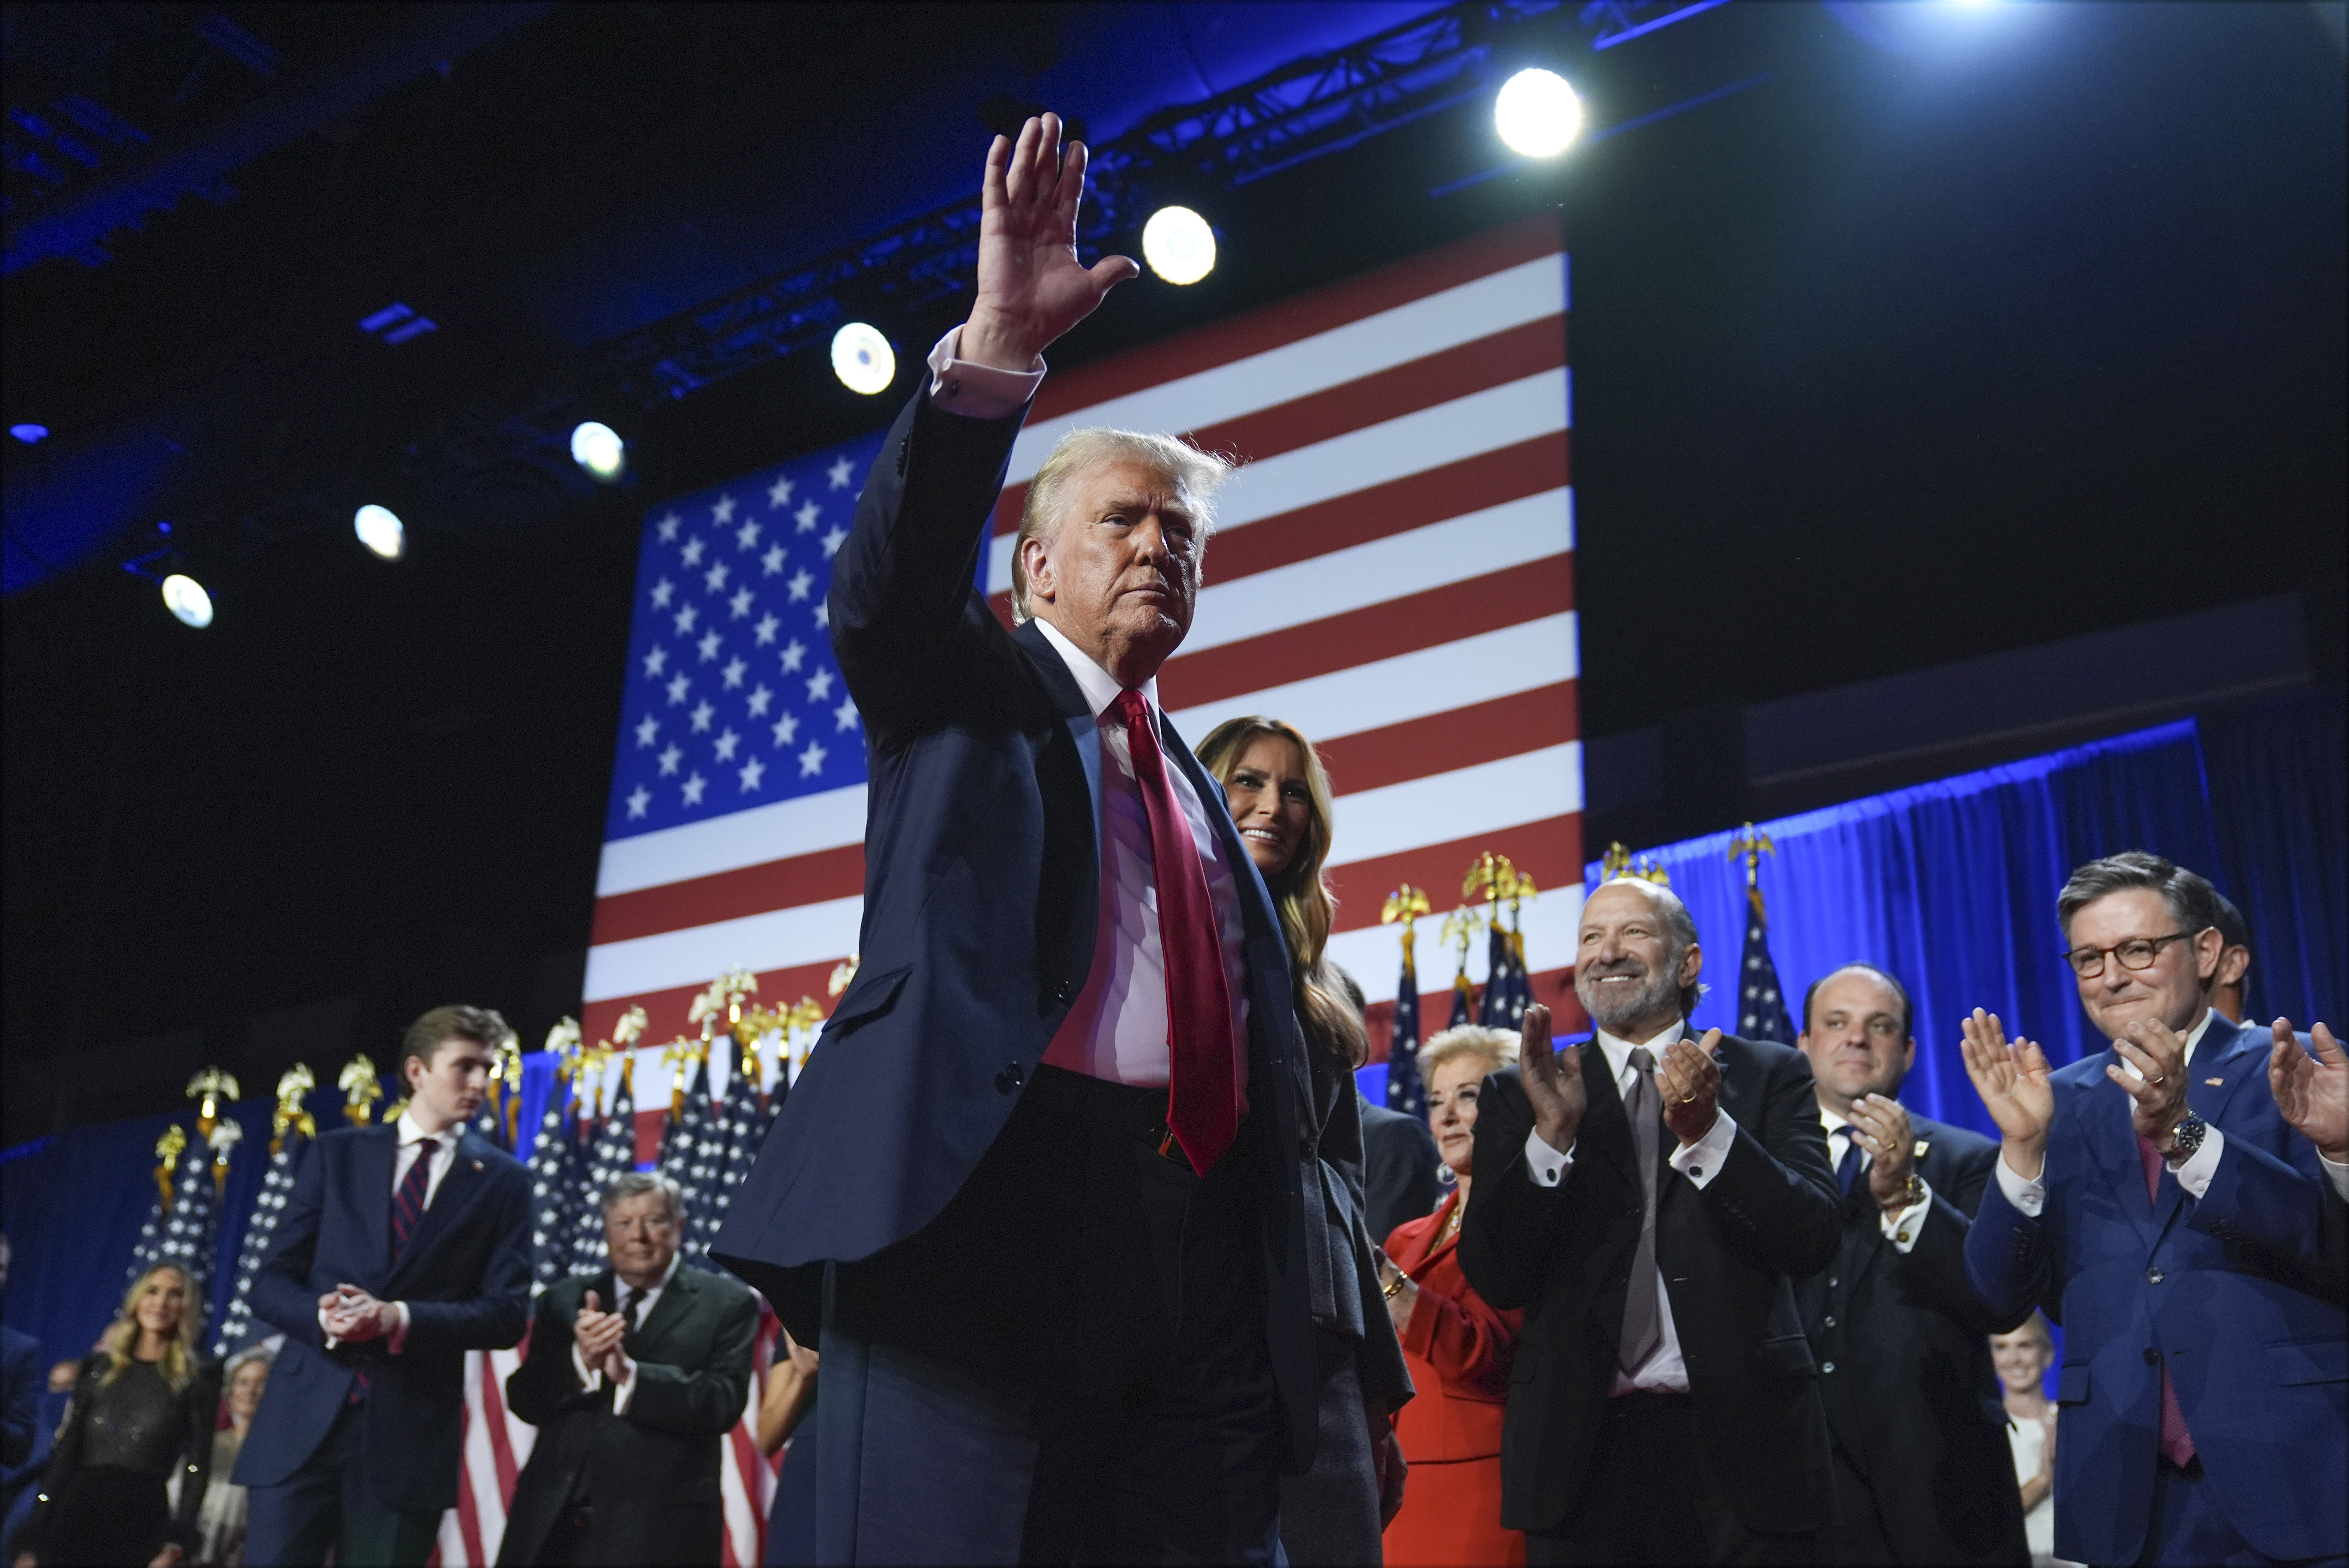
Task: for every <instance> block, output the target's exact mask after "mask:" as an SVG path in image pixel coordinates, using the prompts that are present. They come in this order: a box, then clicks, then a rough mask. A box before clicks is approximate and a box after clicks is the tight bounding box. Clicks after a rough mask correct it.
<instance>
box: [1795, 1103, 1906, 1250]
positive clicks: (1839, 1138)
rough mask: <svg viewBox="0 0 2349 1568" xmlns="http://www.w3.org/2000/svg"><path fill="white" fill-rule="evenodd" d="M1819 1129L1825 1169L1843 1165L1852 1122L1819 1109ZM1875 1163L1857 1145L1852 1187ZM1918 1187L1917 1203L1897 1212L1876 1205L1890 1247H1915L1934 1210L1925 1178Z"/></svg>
mask: <svg viewBox="0 0 2349 1568" xmlns="http://www.w3.org/2000/svg"><path fill="white" fill-rule="evenodd" d="M1819 1126H1821V1127H1825V1128H1826V1134H1827V1168H1828V1169H1829V1170H1837V1169H1840V1168H1842V1166H1843V1151H1844V1150H1845V1149H1846V1148H1847V1147H1850V1145H1851V1122H1850V1120H1849V1118H1847V1117H1845V1116H1837V1114H1836V1113H1835V1112H1833V1111H1831V1110H1829V1109H1827V1108H1826V1106H1820V1107H1819ZM1875 1163H1876V1156H1875V1155H1874V1154H1873V1153H1872V1152H1870V1151H1869V1149H1868V1146H1867V1145H1866V1144H1862V1145H1860V1146H1859V1174H1858V1175H1857V1177H1855V1178H1853V1179H1852V1185H1853V1186H1854V1187H1857V1186H1858V1185H1859V1184H1860V1183H1861V1182H1864V1181H1866V1180H1867V1179H1868V1167H1869V1166H1871V1165H1873V1164H1875ZM1917 1187H1918V1197H1917V1201H1916V1202H1914V1203H1911V1204H1909V1205H1907V1206H1906V1207H1904V1208H1900V1209H1897V1210H1896V1209H1886V1208H1884V1207H1882V1206H1881V1205H1878V1209H1877V1210H1876V1220H1877V1224H1878V1226H1879V1227H1880V1228H1881V1229H1882V1230H1883V1231H1884V1234H1885V1235H1886V1236H1887V1237H1888V1238H1889V1239H1890V1241H1891V1242H1892V1244H1893V1246H1894V1247H1896V1248H1898V1249H1899V1251H1903V1252H1906V1251H1909V1249H1910V1248H1911V1247H1914V1246H1915V1245H1916V1244H1917V1233H1918V1232H1919V1231H1921V1230H1923V1229H1924V1228H1925V1216H1926V1215H1928V1214H1930V1213H1931V1212H1932V1211H1933V1189H1931V1188H1930V1187H1928V1186H1926V1185H1925V1179H1924V1178H1923V1177H1922V1176H1920V1177H1918V1178H1917Z"/></svg>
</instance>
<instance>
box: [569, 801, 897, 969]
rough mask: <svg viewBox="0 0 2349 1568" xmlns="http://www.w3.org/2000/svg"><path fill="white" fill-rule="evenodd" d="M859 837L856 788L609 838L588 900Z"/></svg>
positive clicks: (860, 811) (859, 806)
mask: <svg viewBox="0 0 2349 1568" xmlns="http://www.w3.org/2000/svg"><path fill="white" fill-rule="evenodd" d="M863 839H864V785H863V784H850V785H848V786H846V787H845V788H842V789H828V790H825V791H823V793H822V794H806V795H802V796H800V797H799V798H798V799H796V800H780V801H777V802H776V803H775V804H774V805H757V806H752V807H751V808H750V810H748V811H737V812H733V813H730V814H729V815H725V816H713V817H711V818H709V820H708V821H706V822H688V823H686V824H685V825H683V826H678V827H664V828H661V829H659V830H657V831H656V832H653V833H640V834H638V835H636V836H635V837H634V838H615V839H613V840H611V841H610V842H608V843H606V844H605V846H604V860H603V864H602V866H601V867H598V869H597V870H596V873H595V896H596V897H597V898H610V897H611V896H612V895H613V894H615V893H633V892H635V891H636V890H637V889H638V888H658V887H662V886H664V885H666V884H667V883H670V882H682V881H684V880H686V879H687V878H688V877H708V876H710V875H712V874H713V873H716V872H719V871H732V870H735V869H738V868H739V867H744V866H759V865H763V864H765V863H766V862H767V861H770V860H781V859H782V858H784V857H787V856H792V855H806V854H809V853H811V852H812V850H815V849H823V848H830V847H833V846H838V845H843V844H855V843H859V842H861V841H862V840H863ZM588 1000H589V1001H591V1002H592V1001H594V1000H595V998H593V997H590V998H588Z"/></svg>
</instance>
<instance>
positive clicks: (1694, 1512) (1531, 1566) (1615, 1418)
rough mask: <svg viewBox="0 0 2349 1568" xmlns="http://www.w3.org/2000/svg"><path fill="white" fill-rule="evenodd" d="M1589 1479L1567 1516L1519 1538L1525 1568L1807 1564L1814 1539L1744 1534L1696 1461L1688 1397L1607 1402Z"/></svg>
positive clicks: (1812, 1558) (1813, 1556)
mask: <svg viewBox="0 0 2349 1568" xmlns="http://www.w3.org/2000/svg"><path fill="white" fill-rule="evenodd" d="M1602 1419H1603V1421H1604V1423H1605V1424H1604V1426H1603V1427H1602V1428H1601V1429H1600V1431H1599V1440H1598V1442H1597V1443H1596V1444H1595V1445H1594V1446H1593V1448H1592V1451H1591V1456H1590V1474H1589V1477H1588V1480H1585V1481H1584V1483H1583V1486H1582V1490H1581V1492H1580V1494H1579V1495H1578V1497H1577V1498H1576V1500H1575V1501H1574V1505H1573V1506H1572V1507H1570V1508H1568V1510H1567V1511H1566V1517H1565V1518H1564V1519H1563V1520H1561V1521H1558V1523H1557V1526H1555V1527H1554V1528H1552V1529H1549V1530H1529V1531H1527V1532H1526V1563H1527V1564H1528V1568H1547V1565H1550V1564H1565V1563H1575V1564H1581V1563H1643V1564H1656V1565H1659V1568H1664V1565H1671V1568H1677V1565H1678V1564H1682V1563H1816V1562H1817V1561H1818V1555H1819V1553H1818V1543H1819V1538H1818V1537H1817V1536H1816V1535H1815V1534H1812V1533H1809V1532H1805V1533H1802V1534H1795V1535H1765V1534H1764V1533H1762V1532H1759V1531H1753V1530H1748V1529H1746V1528H1745V1526H1744V1525H1743V1524H1741V1523H1739V1522H1738V1519H1737V1515H1736V1513H1735V1512H1734V1511H1733V1510H1732V1509H1731V1508H1730V1506H1729V1504H1728V1502H1727V1501H1724V1500H1723V1498H1722V1496H1721V1495H1720V1492H1719V1490H1717V1489H1716V1488H1714V1487H1713V1486H1712V1485H1710V1484H1709V1483H1708V1482H1707V1480H1705V1477H1704V1473H1703V1461H1702V1459H1700V1458H1699V1457H1698V1449H1697V1443H1696V1422H1695V1417H1694V1414H1693V1412H1692V1408H1691V1406H1690V1401H1689V1397H1688V1396H1687V1395H1685V1394H1625V1395H1621V1396H1619V1397H1616V1398H1612V1399H1609V1400H1608V1401H1607V1407H1606V1411H1605V1414H1604V1416H1603V1417H1602Z"/></svg>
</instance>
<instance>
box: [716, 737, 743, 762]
mask: <svg viewBox="0 0 2349 1568" xmlns="http://www.w3.org/2000/svg"><path fill="white" fill-rule="evenodd" d="M741 743H742V737H741V736H740V735H738V734H736V733H735V732H733V731H731V730H729V731H727V732H725V733H724V734H722V735H720V736H719V737H718V760H719V762H721V763H730V762H732V761H733V760H734V748H735V747H737V746H739V745H740V744H741Z"/></svg>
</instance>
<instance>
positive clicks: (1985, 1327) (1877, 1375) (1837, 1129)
mask: <svg viewBox="0 0 2349 1568" xmlns="http://www.w3.org/2000/svg"><path fill="white" fill-rule="evenodd" d="M1910 1031H1911V1023H1910V1010H1909V992H1908V991H1907V989H1906V988H1904V987H1903V986H1902V985H1901V983H1900V982H1899V981H1898V980H1896V979H1894V978H1893V977H1892V976H1891V975H1890V974H1888V973H1887V972H1885V971H1883V970H1880V969H1878V968H1876V967H1875V966H1874V965H1872V964H1864V963H1852V964H1846V965H1845V966H1844V967H1843V968H1841V969H1838V970H1836V971H1833V972H1832V973H1830V974H1828V975H1827V976H1826V978H1825V979H1822V980H1820V981H1816V982H1815V983H1814V984H1813V985H1812V986H1811V989H1810V991H1809V992H1808V993H1807V994H1806V995H1805V997H1804V998H1803V1032H1802V1034H1801V1036H1800V1038H1799V1039H1798V1040H1797V1042H1796V1044H1799V1045H1800V1046H1801V1048H1802V1052H1803V1054H1805V1055H1806V1056H1808V1057H1809V1058H1810V1059H1811V1072H1812V1074H1813V1075H1814V1076H1816V1079H1817V1082H1818V1099H1819V1123H1820V1126H1821V1127H1824V1128H1825V1129H1826V1140H1827V1155H1828V1158H1830V1159H1832V1160H1833V1161H1834V1162H1835V1168H1836V1180H1837V1185H1839V1186H1840V1187H1841V1188H1842V1189H1843V1195H1844V1196H1843V1240H1842V1242H1841V1244H1840V1246H1839V1247H1838V1248H1837V1252H1836V1255H1835V1259H1834V1261H1833V1262H1830V1263H1828V1264H1827V1266H1826V1268H1825V1269H1822V1270H1821V1271H1819V1272H1817V1273H1816V1274H1813V1275H1811V1276H1810V1277H1809V1278H1808V1279H1806V1280H1804V1281H1803V1282H1801V1283H1800V1284H1799V1285H1798V1286H1796V1288H1795V1299H1796V1300H1797V1301H1799V1302H1800V1303H1802V1309H1803V1327H1804V1330H1805V1331H1806V1333H1807V1334H1809V1335H1810V1338H1811V1352H1812V1354H1813V1355H1816V1357H1817V1358H1818V1363H1819V1390H1820V1393H1821V1395H1822V1396H1823V1397H1825V1399H1826V1409H1827V1430H1828V1434H1829V1436H1830V1438H1832V1440H1833V1443H1834V1450H1835V1461H1836V1465H1835V1470H1836V1521H1835V1523H1834V1524H1833V1525H1831V1526H1830V1527H1829V1528H1828V1531H1827V1532H1826V1544H1827V1546H1828V1552H1827V1559H1828V1561H1830V1562H1837V1563H2018V1564H2019V1563H2022V1561H2023V1510H2022V1507H2021V1505H2020V1503H2019V1502H2018V1501H2016V1498H2015V1496H2014V1489H2013V1486H2011V1485H2010V1484H2008V1480H2007V1477H2008V1474H2009V1471H2010V1469H2011V1468H2012V1465H2013V1460H2012V1459H2011V1457H2010V1456H2009V1454H2008V1451H2007V1444H2006V1431H2005V1423H2004V1422H2003V1421H2002V1420H2001V1419H2000V1418H1999V1417H1998V1416H1997V1410H1998V1375H1997V1373H1996V1372H1995V1371H1994V1370H1993V1369H1992V1366H1991V1359H1990V1350H1989V1346H1988V1345H1986V1344H1985V1342H1984V1339H1983V1336H1984V1335H1985V1334H1990V1333H1991V1332H1992V1331H1993V1330H1997V1329H2003V1328H2012V1327H2013V1326H2014V1319H2013V1317H2011V1316H2010V1317H2007V1318H2005V1319H2003V1320H2000V1319H1997V1318H1994V1317H1993V1316H1992V1314H1991V1312H1990V1309H1989V1308H1988V1307H1987V1306H1985V1305H1984V1304H1983V1303H1982V1296H1981V1293H1979V1292H1977V1291H1976V1290H1975V1289H1974V1287H1973V1283H1972V1282H1971V1281H1970V1280H1968V1279H1967V1278H1966V1232H1967V1231H1968V1230H1969V1229H1971V1224H1972V1216H1973V1212H1974V1210H1976V1209H1978V1208H1980V1207H1981V1205H1982V1188H1983V1186H1984V1184H1986V1183H1987V1182H1988V1181H1989V1180H1990V1169H1991V1166H1992V1163H1993V1162H1994V1161H1995V1160H1996V1159H1997V1158H1998V1146H1997V1145H1996V1144H1994V1143H1992V1142H1991V1141H1990V1139H1988V1138H1986V1137H1982V1136H1981V1135H1980V1134H1979V1133H1970V1132H1967V1131H1965V1130H1964V1129H1963V1128H1961V1127H1945V1126H1943V1125H1942V1124H1941V1123H1940V1122H1937V1121H1933V1120H1931V1119H1930V1118H1929V1117H1926V1116H1918V1115H1915V1114H1914V1113H1912V1112H1910V1111H1909V1109H1908V1107H1906V1106H1903V1105H1901V1103H1900V1100H1899V1094H1900V1084H1901V1080H1902V1079H1904V1078H1905V1077H1907V1076H1908V1074H1909V1068H1910V1067H1912V1066H1913V1065H1915V1064H1916V1061H1917V1041H1916V1037H1915V1035H1914V1034H1913V1033H1911V1032H1910Z"/></svg>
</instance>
